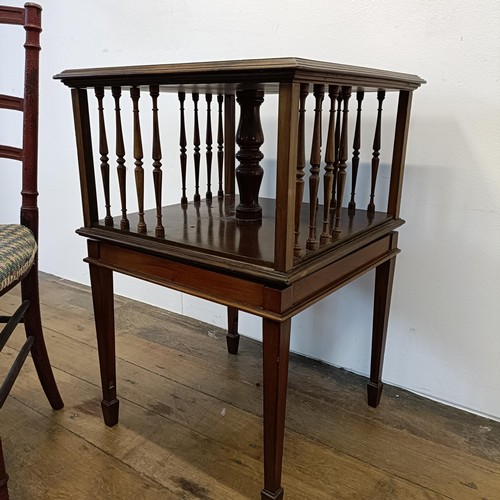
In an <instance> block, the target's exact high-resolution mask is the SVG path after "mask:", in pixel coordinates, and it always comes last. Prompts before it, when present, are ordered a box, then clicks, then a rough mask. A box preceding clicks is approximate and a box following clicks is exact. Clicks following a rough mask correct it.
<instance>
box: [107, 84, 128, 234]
mask: <svg viewBox="0 0 500 500" xmlns="http://www.w3.org/2000/svg"><path fill="white" fill-rule="evenodd" d="M111 93H112V95H113V97H114V99H115V122H116V164H117V166H116V171H117V174H118V185H119V188H120V202H121V212H122V217H121V219H120V229H121V230H122V231H128V230H129V229H130V223H129V221H128V218H127V189H126V176H127V168H126V167H125V144H124V142H123V130H122V118H121V113H120V97H121V95H122V89H121V87H112V89H111Z"/></svg>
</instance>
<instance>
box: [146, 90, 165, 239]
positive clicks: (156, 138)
mask: <svg viewBox="0 0 500 500" xmlns="http://www.w3.org/2000/svg"><path fill="white" fill-rule="evenodd" d="M149 94H150V96H151V100H152V102H153V149H152V154H151V156H152V158H153V186H154V192H155V206H156V227H155V236H156V237H157V238H164V237H165V228H164V226H163V223H162V213H161V186H162V179H163V172H162V169H161V142H160V126H159V122H158V96H159V95H160V88H159V86H158V85H150V87H149Z"/></svg>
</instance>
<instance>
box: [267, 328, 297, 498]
mask: <svg viewBox="0 0 500 500" xmlns="http://www.w3.org/2000/svg"><path fill="white" fill-rule="evenodd" d="M290 327H291V320H290V319H288V320H286V321H284V322H279V321H273V320H270V319H264V320H263V350H264V354H263V356H264V360H263V366H264V382H263V385H264V489H263V490H262V492H261V497H262V499H263V500H266V499H267V500H269V499H281V498H283V488H282V487H281V467H282V461H283V440H284V433H285V411H286V391H287V382H288V358H289V349H290Z"/></svg>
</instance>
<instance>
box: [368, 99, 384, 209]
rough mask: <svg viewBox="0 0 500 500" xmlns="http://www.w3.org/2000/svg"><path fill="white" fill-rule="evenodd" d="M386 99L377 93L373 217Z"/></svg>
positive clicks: (371, 201) (370, 204)
mask: <svg viewBox="0 0 500 500" xmlns="http://www.w3.org/2000/svg"><path fill="white" fill-rule="evenodd" d="M384 99H385V91H384V90H379V91H378V92H377V100H378V110H377V124H376V126H375V135H374V137H373V158H372V182H371V189H370V203H368V209H367V210H368V214H369V215H370V216H371V214H372V213H373V212H375V187H376V185H377V175H378V167H379V164H380V145H381V140H382V139H381V137H382V103H383V101H384Z"/></svg>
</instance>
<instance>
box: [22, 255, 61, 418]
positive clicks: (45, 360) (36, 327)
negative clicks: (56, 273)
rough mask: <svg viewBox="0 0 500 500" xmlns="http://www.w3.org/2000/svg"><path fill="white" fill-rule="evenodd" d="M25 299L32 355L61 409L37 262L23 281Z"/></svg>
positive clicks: (52, 399)
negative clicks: (47, 342) (44, 325)
mask: <svg viewBox="0 0 500 500" xmlns="http://www.w3.org/2000/svg"><path fill="white" fill-rule="evenodd" d="M21 294H22V298H23V300H29V302H30V306H29V307H28V309H27V310H26V312H25V313H24V328H25V330H26V336H27V337H30V336H33V338H34V339H35V341H34V342H33V346H32V347H31V357H32V358H33V363H34V365H35V368H36V371H37V374H38V378H39V379H40V383H41V385H42V388H43V390H44V392H45V395H46V396H47V399H48V400H49V403H50V405H51V406H52V408H54V410H59V409H61V408H62V407H63V406H64V403H63V401H62V399H61V395H60V394H59V389H58V388H57V385H56V381H55V378H54V373H53V371H52V367H51V366H50V361H49V356H48V353H47V348H46V346H45V339H44V337H43V330H42V320H41V316H40V295H39V287H38V268H37V266H36V264H35V265H34V266H33V267H32V268H31V271H30V272H29V274H28V275H27V276H26V277H25V278H24V279H23V281H22V282H21Z"/></svg>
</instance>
